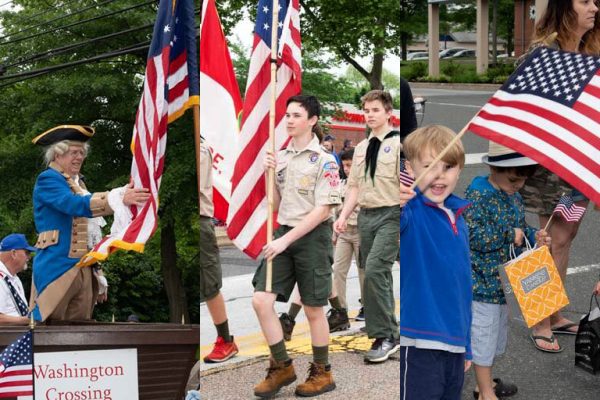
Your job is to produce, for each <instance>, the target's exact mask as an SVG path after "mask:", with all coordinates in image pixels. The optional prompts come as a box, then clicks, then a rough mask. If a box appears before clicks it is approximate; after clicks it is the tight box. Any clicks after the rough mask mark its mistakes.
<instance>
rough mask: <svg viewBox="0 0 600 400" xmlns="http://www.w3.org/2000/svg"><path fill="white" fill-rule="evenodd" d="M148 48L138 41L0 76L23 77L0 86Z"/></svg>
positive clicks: (9, 77)
mask: <svg viewBox="0 0 600 400" xmlns="http://www.w3.org/2000/svg"><path fill="white" fill-rule="evenodd" d="M135 46H137V47H135ZM148 48H150V43H149V42H142V43H138V44H137V45H132V46H129V47H126V48H124V49H119V50H117V51H113V52H110V53H104V54H100V55H97V56H94V57H90V58H85V59H83V60H77V61H71V62H68V63H64V64H59V65H52V66H50V67H45V68H40V69H37V70H33V71H26V72H21V73H19V74H13V75H5V76H1V77H0V81H2V80H7V79H12V78H23V79H19V80H15V81H12V82H9V83H6V84H3V85H0V87H4V86H9V85H12V84H14V83H16V82H19V81H24V80H27V79H31V78H35V77H38V76H40V75H45V74H47V73H50V72H54V71H59V70H62V69H65V68H70V67H75V66H77V65H81V64H89V63H92V62H95V61H100V60H104V59H107V58H112V57H117V56H120V55H124V54H131V53H135V52H137V51H140V50H147V49H148Z"/></svg>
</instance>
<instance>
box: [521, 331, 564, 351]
mask: <svg viewBox="0 0 600 400" xmlns="http://www.w3.org/2000/svg"><path fill="white" fill-rule="evenodd" d="M529 337H530V338H531V341H532V342H533V345H534V346H535V348H536V349H538V350H539V351H544V352H546V353H560V352H561V351H563V348H562V347H560V345H558V349H556V350H554V349H545V348H543V347H542V346H540V345H538V344H537V342H536V340H543V341H544V342H547V343H550V344H553V343H554V342H555V341H556V338H555V337H554V335H552V336H550V337H546V336H539V335H537V336H536V335H534V334H533V333H532V334H530V335H529Z"/></svg>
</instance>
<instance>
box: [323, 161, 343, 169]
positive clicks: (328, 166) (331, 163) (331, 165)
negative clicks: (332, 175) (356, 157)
mask: <svg viewBox="0 0 600 400" xmlns="http://www.w3.org/2000/svg"><path fill="white" fill-rule="evenodd" d="M323 169H324V170H325V171H332V170H337V169H339V167H338V165H337V163H336V162H335V161H329V162H326V163H325V165H323Z"/></svg>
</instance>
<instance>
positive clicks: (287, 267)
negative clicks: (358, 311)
mask: <svg viewBox="0 0 600 400" xmlns="http://www.w3.org/2000/svg"><path fill="white" fill-rule="evenodd" d="M320 112H321V107H320V105H319V101H318V100H317V99H316V97H314V96H303V95H301V96H294V97H291V98H289V99H288V101H287V111H286V128H287V132H288V135H289V136H290V137H291V141H290V143H289V145H288V147H287V148H286V149H285V150H281V151H279V152H278V153H277V157H276V158H275V157H274V156H273V154H272V153H270V152H267V155H266V157H265V161H264V166H265V170H268V169H269V168H273V169H275V176H276V179H275V180H276V189H277V190H275V196H274V203H275V209H276V210H278V216H277V222H278V223H279V225H280V226H279V228H278V229H277V230H276V231H275V234H274V240H273V241H272V242H271V243H270V244H268V245H266V246H265V247H264V256H265V259H270V260H272V261H273V276H272V292H271V293H268V292H265V281H266V262H265V261H264V260H263V263H262V264H261V265H260V266H259V268H258V270H257V271H256V274H255V275H254V279H253V281H252V283H253V284H254V288H255V292H254V296H253V298H252V306H253V307H254V311H255V312H256V315H257V317H258V320H259V322H260V326H261V328H262V331H263V334H264V336H265V339H266V340H267V343H268V344H269V348H270V353H271V358H270V368H269V369H268V374H267V377H266V378H265V379H264V380H263V381H262V382H260V383H259V384H258V385H256V386H255V388H254V395H255V396H258V397H271V396H273V395H275V393H277V392H278V391H279V389H281V388H282V387H283V386H285V385H289V384H291V383H292V382H294V381H295V380H296V374H295V372H294V366H293V365H292V360H291V359H290V357H289V356H288V354H287V351H286V348H285V343H284V341H283V331H282V329H281V325H280V323H279V319H278V318H277V313H276V312H275V309H274V303H275V300H278V301H285V302H287V301H288V298H289V296H290V294H291V293H292V290H293V288H294V285H295V283H296V282H297V283H298V288H299V291H300V296H301V298H302V303H303V304H304V312H305V314H306V316H307V318H308V323H309V326H310V331H311V338H312V349H313V361H314V362H311V363H310V369H309V375H308V377H307V379H306V382H305V383H303V384H300V385H298V386H297V387H296V394H297V395H300V396H316V395H319V394H321V393H325V392H328V391H331V390H334V389H335V383H334V381H333V376H332V374H331V366H330V365H329V363H328V352H329V328H328V326H327V319H326V317H325V313H324V311H323V306H324V305H326V304H327V298H328V296H329V293H330V291H331V263H332V258H333V257H332V248H331V235H332V231H331V209H332V206H335V205H337V204H340V203H341V197H340V191H339V186H340V179H339V168H338V165H337V163H336V162H335V159H334V158H333V156H332V155H331V154H327V153H326V152H325V151H323V150H322V149H321V147H320V146H319V138H318V137H317V135H316V134H315V128H318V126H317V122H318V119H319V115H320Z"/></svg>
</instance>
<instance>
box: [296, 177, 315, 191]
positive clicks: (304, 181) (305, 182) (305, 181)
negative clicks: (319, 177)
mask: <svg viewBox="0 0 600 400" xmlns="http://www.w3.org/2000/svg"><path fill="white" fill-rule="evenodd" d="M298 185H299V186H300V188H302V189H308V188H310V187H311V186H314V180H313V179H312V178H311V177H310V176H308V175H304V176H303V177H302V178H300V180H299V181H298Z"/></svg>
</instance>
